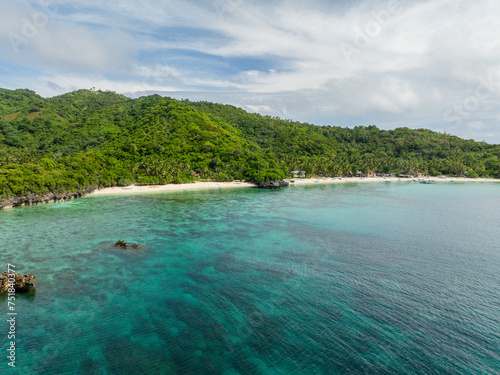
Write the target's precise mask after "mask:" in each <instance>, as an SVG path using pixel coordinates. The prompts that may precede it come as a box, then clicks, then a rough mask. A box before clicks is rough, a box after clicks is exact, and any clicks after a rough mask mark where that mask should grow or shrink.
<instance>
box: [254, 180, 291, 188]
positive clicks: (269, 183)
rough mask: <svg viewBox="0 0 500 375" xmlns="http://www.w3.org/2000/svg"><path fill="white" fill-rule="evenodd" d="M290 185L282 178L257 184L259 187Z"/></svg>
mask: <svg viewBox="0 0 500 375" xmlns="http://www.w3.org/2000/svg"><path fill="white" fill-rule="evenodd" d="M288 185H290V183H289V182H288V181H284V180H279V181H269V182H262V183H260V184H259V186H258V187H259V189H279V188H281V187H285V186H288Z"/></svg>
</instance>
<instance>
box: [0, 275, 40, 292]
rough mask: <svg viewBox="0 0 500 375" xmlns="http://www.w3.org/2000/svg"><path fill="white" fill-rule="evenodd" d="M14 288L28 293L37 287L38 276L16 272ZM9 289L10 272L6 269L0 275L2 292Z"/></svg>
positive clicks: (0, 289) (0, 290)
mask: <svg viewBox="0 0 500 375" xmlns="http://www.w3.org/2000/svg"><path fill="white" fill-rule="evenodd" d="M14 275H15V276H14V289H15V290H16V293H28V292H29V291H30V290H31V288H34V287H35V281H36V276H34V275H32V274H31V273H27V274H26V275H21V274H20V273H17V272H15V273H14ZM8 291H9V273H8V272H7V271H4V273H2V274H1V275H0V294H7V293H8Z"/></svg>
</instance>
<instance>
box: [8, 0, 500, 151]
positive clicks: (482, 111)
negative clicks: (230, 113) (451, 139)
mask: <svg viewBox="0 0 500 375" xmlns="http://www.w3.org/2000/svg"><path fill="white" fill-rule="evenodd" d="M499 18H500V5H499V4H498V1H497V0H476V1H475V2H470V1H465V0H414V1H405V0H386V1H379V0H376V1H373V0H358V1H345V0H343V1H332V0H330V1H327V0H310V1H307V2H306V1H302V0H286V1H285V0H267V1H261V0H253V1H250V0H208V1H194V0H142V1H132V0H99V1H97V0H87V1H85V2H77V1H73V0H18V1H15V2H14V1H12V0H0V71H1V72H2V74H1V76H0V87H6V88H12V89H13V88H29V89H32V90H35V91H36V92H37V93H39V94H40V95H42V96H54V95H60V94H63V93H65V92H69V91H72V90H76V89H80V88H91V87H95V88H96V89H101V90H112V91H116V92H119V93H122V94H125V95H127V96H131V97H138V96H141V95H147V94H152V93H158V94H161V95H168V96H171V97H175V98H188V99H190V100H208V101H213V102H220V103H226V104H233V105H236V106H239V107H241V108H243V109H246V110H248V111H251V112H259V113H262V114H267V115H272V116H280V117H283V118H289V119H293V120H298V121H305V122H310V123H315V124H319V125H323V124H325V125H340V126H355V125H370V124H375V125H377V126H379V127H381V128H385V129H392V128H395V127H399V126H407V127H410V128H430V129H433V130H436V131H441V132H444V131H445V132H448V133H451V134H456V135H459V136H461V137H464V138H473V139H476V140H478V141H481V140H486V141H487V142H491V143H500V106H498V105H497V103H498V101H499V98H500V48H499V47H500V23H499V22H498V19H499Z"/></svg>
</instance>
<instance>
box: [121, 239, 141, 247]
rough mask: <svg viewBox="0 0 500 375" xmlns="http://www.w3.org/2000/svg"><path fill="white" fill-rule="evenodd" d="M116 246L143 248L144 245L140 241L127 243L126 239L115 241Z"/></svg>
mask: <svg viewBox="0 0 500 375" xmlns="http://www.w3.org/2000/svg"><path fill="white" fill-rule="evenodd" d="M115 247H118V248H120V249H126V248H127V247H131V248H132V249H142V246H141V245H139V244H138V243H130V244H129V243H126V242H125V241H122V240H120V241H118V242H116V243H115Z"/></svg>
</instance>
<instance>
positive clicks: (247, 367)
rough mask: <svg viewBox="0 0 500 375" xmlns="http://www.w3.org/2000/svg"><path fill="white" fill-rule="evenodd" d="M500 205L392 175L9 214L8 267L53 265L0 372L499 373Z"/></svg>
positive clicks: (40, 270)
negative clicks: (136, 246) (124, 246)
mask: <svg viewBox="0 0 500 375" xmlns="http://www.w3.org/2000/svg"><path fill="white" fill-rule="evenodd" d="M499 207H500V185H498V184H493V183H486V184H472V183H468V184H437V185H422V184H408V183H393V184H349V185H328V186H327V185H322V186H317V185H316V186H292V187H290V188H286V189H282V190H279V191H263V190H258V189H251V188H248V189H247V188H240V189H224V190H206V191H198V192H193V191H190V192H175V193H154V194H150V195H137V196H120V197H92V196H88V197H85V198H82V199H78V200H74V201H70V202H66V203H59V204H50V205H42V206H36V207H29V208H20V209H14V210H10V211H5V212H0V225H1V228H2V232H1V233H2V238H1V239H2V242H1V243H2V248H1V254H2V256H1V259H2V262H3V263H4V264H5V265H4V266H2V268H6V267H7V263H11V264H14V265H16V266H17V269H18V270H20V271H22V272H31V273H33V274H35V275H36V276H37V280H38V281H37V291H36V295H35V297H18V298H17V301H16V304H17V305H16V309H17V310H16V311H17V312H18V318H17V319H18V322H17V326H16V329H17V332H16V334H17V340H16V345H17V353H16V355H17V356H16V366H17V367H16V369H15V370H12V369H10V368H9V367H8V366H7V362H8V361H7V359H6V358H5V356H4V355H3V354H2V358H4V359H2V360H0V373H2V374H10V373H12V374H183V375H184V374H224V375H237V374H241V375H244V374H271V375H273V374H500V242H499V238H500V225H499V224H500V210H499ZM119 239H123V240H125V241H130V242H138V243H140V244H142V245H143V246H145V247H146V248H147V249H146V250H144V251H136V250H126V251H123V250H118V249H115V248H113V246H112V245H111V244H112V243H114V242H116V241H117V240H119ZM0 314H1V316H2V317H6V316H7V307H6V302H5V301H0ZM4 320H6V319H4ZM0 332H5V334H2V335H4V336H5V337H3V338H1V339H0V343H1V344H2V346H1V350H2V353H6V352H7V348H8V345H7V337H6V336H7V333H6V332H7V323H5V325H4V329H3V330H0ZM0 334H1V333H0Z"/></svg>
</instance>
